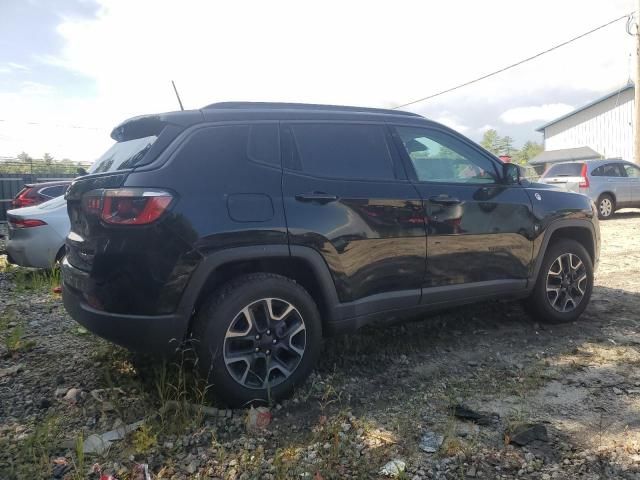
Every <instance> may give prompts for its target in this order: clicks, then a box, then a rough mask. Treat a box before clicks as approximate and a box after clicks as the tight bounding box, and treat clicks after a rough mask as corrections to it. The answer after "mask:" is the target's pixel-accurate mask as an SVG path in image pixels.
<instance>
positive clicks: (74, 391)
mask: <svg viewBox="0 0 640 480" xmlns="http://www.w3.org/2000/svg"><path fill="white" fill-rule="evenodd" d="M81 397H82V390H80V389H79V388H70V389H69V390H68V391H67V393H66V395H65V396H64V399H65V400H66V401H67V402H69V403H71V404H72V405H75V404H76V403H78V402H79V401H80V398H81Z"/></svg>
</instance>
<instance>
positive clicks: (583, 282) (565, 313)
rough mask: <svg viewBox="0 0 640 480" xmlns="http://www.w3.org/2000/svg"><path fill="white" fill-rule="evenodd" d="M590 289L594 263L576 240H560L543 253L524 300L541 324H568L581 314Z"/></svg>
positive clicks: (585, 306) (589, 296)
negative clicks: (531, 289) (535, 279)
mask: <svg viewBox="0 0 640 480" xmlns="http://www.w3.org/2000/svg"><path fill="white" fill-rule="evenodd" d="M592 289H593V262H592V261H591V257H590V255H589V253H588V252H587V250H586V249H585V248H584V247H583V246H582V245H581V244H580V243H578V242H576V241H575V240H570V239H561V240H558V241H557V242H554V243H553V244H551V245H550V246H549V248H548V249H547V251H546V252H545V255H544V259H543V260H542V265H541V266H540V272H539V273H538V279H537V281H536V285H535V287H534V289H533V292H531V295H530V297H529V298H528V299H527V301H526V302H525V306H526V308H527V310H528V311H529V312H530V313H531V314H532V315H533V316H534V317H535V319H536V320H538V321H540V322H543V323H567V322H573V321H575V320H577V319H578V317H580V315H581V314H582V312H584V309H585V308H587V305H588V304H589V299H590V298H591V291H592Z"/></svg>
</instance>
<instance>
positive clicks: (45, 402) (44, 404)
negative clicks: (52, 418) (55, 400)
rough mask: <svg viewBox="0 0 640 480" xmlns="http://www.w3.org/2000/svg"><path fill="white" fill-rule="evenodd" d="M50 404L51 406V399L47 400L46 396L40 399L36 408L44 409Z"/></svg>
mask: <svg viewBox="0 0 640 480" xmlns="http://www.w3.org/2000/svg"><path fill="white" fill-rule="evenodd" d="M50 406H51V400H49V399H48V398H41V399H40V401H39V402H38V408H40V409H41V410H46V409H47V408H49V407H50Z"/></svg>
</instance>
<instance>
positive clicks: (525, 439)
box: [510, 423, 549, 447]
mask: <svg viewBox="0 0 640 480" xmlns="http://www.w3.org/2000/svg"><path fill="white" fill-rule="evenodd" d="M536 440H539V441H542V442H547V441H549V437H548V436H547V427H545V426H544V425H541V424H539V423H535V424H523V425H519V426H518V427H516V428H515V429H514V431H513V433H512V434H511V436H510V442H511V443H514V444H516V445H518V446H521V447H522V446H524V445H528V444H529V443H531V442H533V441H536Z"/></svg>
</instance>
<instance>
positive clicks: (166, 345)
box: [62, 259, 186, 356]
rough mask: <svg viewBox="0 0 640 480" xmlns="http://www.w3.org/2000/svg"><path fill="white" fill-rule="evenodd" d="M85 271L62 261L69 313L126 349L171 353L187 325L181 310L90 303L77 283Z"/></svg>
mask: <svg viewBox="0 0 640 480" xmlns="http://www.w3.org/2000/svg"><path fill="white" fill-rule="evenodd" d="M82 277H88V275H87V274H86V273H85V272H82V271H81V270H78V269H76V268H75V267H73V266H72V265H70V264H69V263H68V262H67V261H66V259H65V260H64V261H63V262H62V279H63V282H62V298H63V301H64V307H65V309H66V310H67V312H68V313H69V315H71V317H72V318H73V319H74V320H75V321H76V322H78V323H79V324H80V325H82V326H83V327H85V328H86V329H87V330H89V331H91V332H93V333H95V334H96V335H98V336H100V337H102V338H104V339H106V340H109V341H110V342H113V343H116V344H118V345H120V346H122V347H125V348H127V349H128V350H131V351H135V352H141V353H149V354H152V355H162V356H170V355H172V354H173V353H175V352H176V350H177V349H178V348H180V346H181V345H182V341H183V340H184V335H185V329H184V325H186V322H185V319H184V318H182V316H181V315H180V314H171V315H127V314H120V313H108V312H104V311H101V310H98V309H95V308H93V307H91V306H90V305H89V304H88V303H87V302H86V299H85V295H84V294H83V293H82V291H81V290H78V289H77V288H74V287H77V286H78V285H79V284H80V283H81V282H82Z"/></svg>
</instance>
